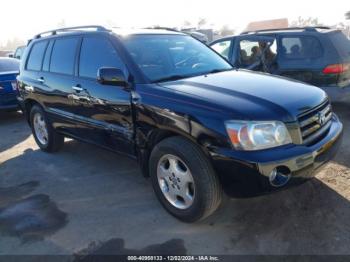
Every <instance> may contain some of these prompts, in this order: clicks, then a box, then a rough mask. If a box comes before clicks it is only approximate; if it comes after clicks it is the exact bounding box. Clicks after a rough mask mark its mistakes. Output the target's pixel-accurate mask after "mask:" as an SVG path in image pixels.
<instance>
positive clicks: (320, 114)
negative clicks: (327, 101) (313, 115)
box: [317, 112, 326, 126]
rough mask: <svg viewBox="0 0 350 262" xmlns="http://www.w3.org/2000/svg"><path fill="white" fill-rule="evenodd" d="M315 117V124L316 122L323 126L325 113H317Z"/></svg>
mask: <svg viewBox="0 0 350 262" xmlns="http://www.w3.org/2000/svg"><path fill="white" fill-rule="evenodd" d="M317 116H318V119H317V122H318V123H319V124H320V125H321V126H323V125H324V123H325V122H326V115H325V113H323V112H319V113H318V114H317Z"/></svg>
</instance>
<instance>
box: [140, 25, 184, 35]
mask: <svg viewBox="0 0 350 262" xmlns="http://www.w3.org/2000/svg"><path fill="white" fill-rule="evenodd" d="M144 29H156V30H157V29H159V30H167V31H172V32H179V33H181V31H179V30H177V29H175V28H171V27H166V26H151V27H145V28H144Z"/></svg>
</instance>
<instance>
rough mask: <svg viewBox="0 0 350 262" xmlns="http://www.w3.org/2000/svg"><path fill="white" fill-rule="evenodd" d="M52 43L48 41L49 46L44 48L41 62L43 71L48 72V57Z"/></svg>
mask: <svg viewBox="0 0 350 262" xmlns="http://www.w3.org/2000/svg"><path fill="white" fill-rule="evenodd" d="M53 43H54V41H50V43H49V45H48V46H47V48H46V52H45V57H44V62H43V71H49V65H50V64H49V63H50V55H51V50H52V46H53Z"/></svg>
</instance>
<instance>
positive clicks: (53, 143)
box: [30, 105, 64, 153]
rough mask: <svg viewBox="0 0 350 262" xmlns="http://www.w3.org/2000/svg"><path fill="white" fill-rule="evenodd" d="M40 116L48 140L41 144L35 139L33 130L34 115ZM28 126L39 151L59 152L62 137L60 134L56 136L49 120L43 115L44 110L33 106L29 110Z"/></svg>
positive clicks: (62, 141)
mask: <svg viewBox="0 0 350 262" xmlns="http://www.w3.org/2000/svg"><path fill="white" fill-rule="evenodd" d="M37 113H39V114H41V116H42V117H43V119H44V121H45V123H46V127H47V133H48V139H47V143H46V144H43V143H41V142H40V140H39V139H38V137H37V134H36V132H35V130H34V115H35V114H37ZM30 126H31V129H32V133H33V136H34V139H35V142H36V143H37V145H38V146H39V147H40V149H41V150H43V151H45V152H48V153H53V152H56V151H58V150H60V149H61V148H62V146H63V144H64V136H62V135H61V134H58V133H57V132H56V131H55V130H54V128H53V127H52V125H51V123H50V121H49V119H48V118H47V115H46V114H45V112H44V110H43V109H42V108H41V106H39V105H34V106H33V107H32V108H31V110H30Z"/></svg>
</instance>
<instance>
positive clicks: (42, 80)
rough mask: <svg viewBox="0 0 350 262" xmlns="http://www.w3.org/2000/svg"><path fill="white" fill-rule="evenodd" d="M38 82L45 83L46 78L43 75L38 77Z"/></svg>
mask: <svg viewBox="0 0 350 262" xmlns="http://www.w3.org/2000/svg"><path fill="white" fill-rule="evenodd" d="M37 81H38V82H40V84H43V83H44V82H45V79H44V78H43V77H40V78H38V79H37Z"/></svg>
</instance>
